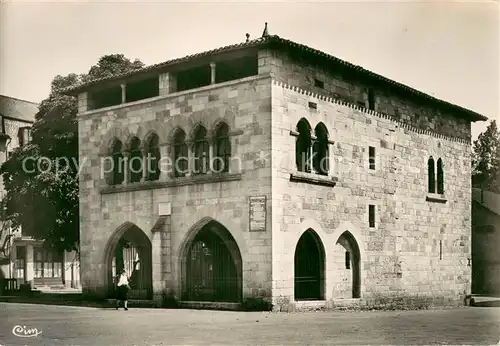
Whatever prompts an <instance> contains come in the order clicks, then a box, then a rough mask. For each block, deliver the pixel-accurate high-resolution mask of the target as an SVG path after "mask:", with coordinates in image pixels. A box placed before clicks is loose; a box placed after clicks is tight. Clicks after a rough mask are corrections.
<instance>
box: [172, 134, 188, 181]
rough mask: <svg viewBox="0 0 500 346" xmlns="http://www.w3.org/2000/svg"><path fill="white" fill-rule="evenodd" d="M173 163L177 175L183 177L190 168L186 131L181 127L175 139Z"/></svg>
mask: <svg viewBox="0 0 500 346" xmlns="http://www.w3.org/2000/svg"><path fill="white" fill-rule="evenodd" d="M172 149H173V155H172V165H173V173H174V176H175V177H183V176H184V175H186V173H187V170H188V149H187V145H186V133H185V132H184V131H182V130H180V129H178V130H177V131H176V132H175V135H174V141H173V148H172Z"/></svg>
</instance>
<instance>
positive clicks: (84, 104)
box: [78, 92, 92, 113]
mask: <svg viewBox="0 0 500 346" xmlns="http://www.w3.org/2000/svg"><path fill="white" fill-rule="evenodd" d="M89 101H90V100H89V93H87V92H85V93H80V94H78V113H83V112H86V111H88V110H90V109H91V108H92V107H91V105H90V102H89Z"/></svg>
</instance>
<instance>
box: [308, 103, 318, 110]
mask: <svg viewBox="0 0 500 346" xmlns="http://www.w3.org/2000/svg"><path fill="white" fill-rule="evenodd" d="M309 108H312V109H318V105H317V104H316V103H315V102H309Z"/></svg>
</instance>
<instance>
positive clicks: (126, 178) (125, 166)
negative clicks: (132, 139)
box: [119, 151, 130, 185]
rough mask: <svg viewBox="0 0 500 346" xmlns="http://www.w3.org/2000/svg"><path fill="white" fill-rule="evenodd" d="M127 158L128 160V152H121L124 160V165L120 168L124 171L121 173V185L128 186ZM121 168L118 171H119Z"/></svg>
mask: <svg viewBox="0 0 500 346" xmlns="http://www.w3.org/2000/svg"><path fill="white" fill-rule="evenodd" d="M128 158H129V153H128V152H126V151H125V152H123V160H124V162H125V163H124V164H123V165H122V166H121V167H123V169H124V171H123V183H122V185H127V184H128V180H129V173H130V172H129V167H128V165H129V162H128ZM121 167H120V168H119V169H121Z"/></svg>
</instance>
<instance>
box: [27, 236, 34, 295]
mask: <svg viewBox="0 0 500 346" xmlns="http://www.w3.org/2000/svg"><path fill="white" fill-rule="evenodd" d="M34 255H35V254H34V253H33V244H27V245H26V273H25V277H26V281H25V282H26V283H27V284H30V286H31V288H33V279H34V276H35V258H34Z"/></svg>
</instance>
